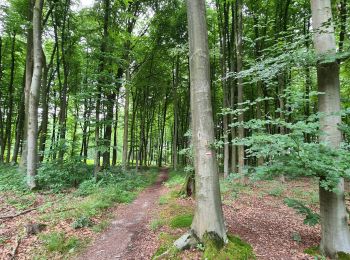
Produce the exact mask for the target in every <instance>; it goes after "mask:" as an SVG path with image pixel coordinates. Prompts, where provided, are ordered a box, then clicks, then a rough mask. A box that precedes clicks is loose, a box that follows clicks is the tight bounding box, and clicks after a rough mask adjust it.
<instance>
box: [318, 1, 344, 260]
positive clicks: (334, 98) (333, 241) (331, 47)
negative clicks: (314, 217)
mask: <svg viewBox="0 0 350 260" xmlns="http://www.w3.org/2000/svg"><path fill="white" fill-rule="evenodd" d="M311 10H312V21H313V28H314V30H315V34H314V45H315V49H316V53H317V54H318V55H320V56H322V55H332V56H335V54H336V41H335V35H334V27H333V23H329V21H332V8H331V1H330V0H311ZM333 59H334V61H325V60H322V57H321V60H320V61H319V63H318V66H317V81H318V90H319V92H322V93H324V94H322V95H319V108H318V109H319V112H321V113H324V114H325V115H326V116H325V117H323V118H321V121H320V124H321V130H322V131H323V132H324V135H321V141H324V142H327V143H328V144H329V145H330V146H332V147H334V148H338V147H339V145H340V142H341V139H342V136H341V132H340V131H339V129H338V125H339V124H340V123H341V116H340V114H339V111H340V83H339V65H338V63H337V61H336V60H335V57H333ZM319 189H320V191H319V193H320V213H321V251H322V252H323V253H325V254H326V255H327V256H329V257H331V258H332V259H333V258H334V257H335V255H336V253H337V252H346V253H350V232H349V227H348V213H347V211H346V205H345V196H344V180H343V179H341V180H340V182H339V184H338V187H337V189H338V192H337V193H335V192H330V191H327V190H325V189H324V188H323V187H321V186H320V187H319Z"/></svg>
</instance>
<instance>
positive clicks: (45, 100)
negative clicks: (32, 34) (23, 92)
mask: <svg viewBox="0 0 350 260" xmlns="http://www.w3.org/2000/svg"><path fill="white" fill-rule="evenodd" d="M55 54H56V45H55V47H54V50H53V52H52V54H51V58H50V62H49V64H48V65H46V58H45V53H43V54H42V55H43V67H44V72H43V82H42V96H41V104H42V119H41V124H40V127H39V129H40V131H39V132H40V135H39V161H40V162H42V161H43V160H44V156H45V147H46V140H47V130H48V125H49V100H50V86H51V82H52V80H53V77H54V75H55V70H54V69H53V62H54V57H55ZM50 68H51V69H52V72H51V75H50V77H49V71H50ZM48 77H49V78H48Z"/></svg>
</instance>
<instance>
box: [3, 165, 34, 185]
mask: <svg viewBox="0 0 350 260" xmlns="http://www.w3.org/2000/svg"><path fill="white" fill-rule="evenodd" d="M26 190H27V187H26V184H25V179H24V177H23V174H22V173H20V172H19V169H18V168H17V167H15V166H10V165H2V164H0V191H18V192H24V191H26Z"/></svg>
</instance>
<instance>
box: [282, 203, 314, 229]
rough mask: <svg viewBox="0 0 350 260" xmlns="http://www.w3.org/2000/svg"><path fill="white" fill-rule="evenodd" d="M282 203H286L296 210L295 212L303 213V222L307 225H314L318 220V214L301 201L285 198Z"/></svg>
mask: <svg viewBox="0 0 350 260" xmlns="http://www.w3.org/2000/svg"><path fill="white" fill-rule="evenodd" d="M284 203H286V204H287V206H288V207H291V208H293V209H295V210H296V211H297V213H299V214H301V215H304V216H305V219H304V224H306V225H309V226H315V225H316V224H318V223H319V222H320V215H319V214H317V213H315V212H313V211H312V210H311V209H310V208H308V207H306V206H305V205H304V204H303V203H302V202H301V201H299V200H295V199H290V198H286V199H285V200H284Z"/></svg>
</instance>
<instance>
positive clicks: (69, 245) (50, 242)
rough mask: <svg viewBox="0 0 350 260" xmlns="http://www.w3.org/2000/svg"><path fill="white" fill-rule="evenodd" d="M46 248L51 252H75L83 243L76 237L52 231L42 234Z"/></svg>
mask: <svg viewBox="0 0 350 260" xmlns="http://www.w3.org/2000/svg"><path fill="white" fill-rule="evenodd" d="M41 240H42V241H43V243H44V245H45V247H46V249H47V250H48V251H49V252H59V253H61V254H63V253H67V252H73V251H74V250H75V249H76V248H78V247H79V246H80V245H81V243H80V240H79V239H78V238H76V237H69V238H67V237H66V235H65V234H64V233H58V232H52V233H49V234H45V235H42V236H41Z"/></svg>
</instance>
